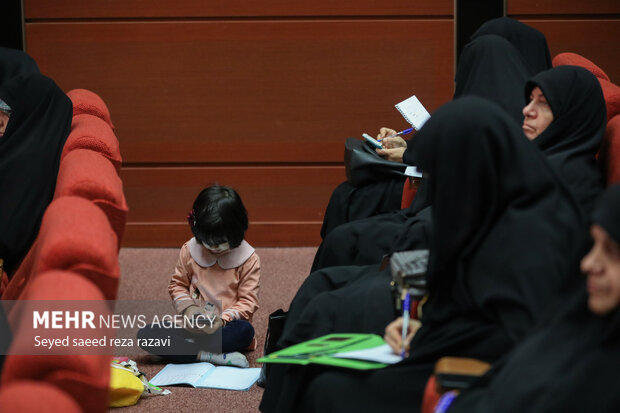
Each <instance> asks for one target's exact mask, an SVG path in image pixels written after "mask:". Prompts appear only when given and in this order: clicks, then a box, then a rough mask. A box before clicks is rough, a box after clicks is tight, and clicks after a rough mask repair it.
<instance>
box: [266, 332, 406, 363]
mask: <svg viewBox="0 0 620 413" xmlns="http://www.w3.org/2000/svg"><path fill="white" fill-rule="evenodd" d="M401 360H402V358H401V357H400V356H399V355H396V354H393V353H392V350H391V349H390V347H389V346H388V345H387V344H385V342H384V341H383V338H382V337H380V336H378V335H376V334H328V335H326V336H322V337H319V338H315V339H313V340H309V341H305V342H303V343H299V344H296V345H294V346H291V347H288V348H285V349H283V350H280V351H276V352H274V353H271V354H269V355H267V356H265V357H261V358H260V359H258V360H257V361H258V362H260V363H286V364H302V365H305V364H325V365H329V366H336V367H345V368H351V369H357V370H372V369H379V368H383V367H386V366H387V365H388V364H394V363H398V362H399V361H401Z"/></svg>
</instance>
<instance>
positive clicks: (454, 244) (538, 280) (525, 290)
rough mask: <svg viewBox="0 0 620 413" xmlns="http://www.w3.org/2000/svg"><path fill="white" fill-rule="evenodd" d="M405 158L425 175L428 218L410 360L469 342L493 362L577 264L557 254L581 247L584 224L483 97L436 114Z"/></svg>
mask: <svg viewBox="0 0 620 413" xmlns="http://www.w3.org/2000/svg"><path fill="white" fill-rule="evenodd" d="M413 154H414V157H415V161H416V164H417V165H418V167H419V168H421V169H422V170H423V171H424V172H425V173H428V174H430V177H429V179H428V181H429V186H430V193H431V194H432V205H433V222H434V227H433V230H432V235H431V258H430V265H429V271H428V284H429V290H430V298H429V302H428V303H427V304H426V306H425V309H424V319H423V327H422V329H421V330H420V332H419V333H418V334H416V336H415V338H414V340H415V343H414V344H412V347H413V348H416V350H415V351H414V352H413V353H414V357H417V356H420V357H424V356H425V355H427V354H430V355H431V356H432V355H435V356H437V355H438V354H440V353H442V355H445V353H446V351H448V350H447V348H450V347H452V348H454V349H455V350H454V351H457V352H466V353H467V352H468V350H467V345H464V343H463V340H466V337H469V339H470V343H469V345H472V346H473V347H472V349H470V350H471V351H469V353H474V354H475V353H480V356H481V357H487V358H491V359H492V358H493V357H494V356H498V355H500V354H502V353H504V352H505V351H507V349H508V348H509V347H510V346H512V344H514V342H516V341H517V340H518V339H519V338H521V337H523V336H524V335H525V333H526V332H527V331H529V329H530V328H531V326H532V325H533V324H534V322H535V321H536V320H537V318H538V316H539V314H540V313H541V310H542V309H543V308H544V307H545V306H546V305H547V304H548V303H550V302H551V301H553V299H554V298H557V297H558V295H559V291H560V290H562V286H563V285H564V284H565V283H566V280H567V279H570V278H571V275H569V269H570V268H573V269H575V270H576V269H577V268H578V266H577V265H576V263H575V262H574V261H571V260H570V259H567V258H566V257H570V256H579V255H578V254H581V253H582V252H583V251H584V249H585V245H583V243H582V242H580V241H581V240H584V241H585V238H586V237H585V229H586V228H585V220H584V218H583V216H582V214H581V212H580V209H579V207H578V205H577V204H576V203H575V201H574V200H573V198H572V197H571V196H570V194H569V192H568V190H567V189H565V187H564V186H563V185H562V184H561V183H560V182H559V180H558V179H557V177H556V176H555V174H554V173H553V171H552V169H551V168H550V166H549V165H548V163H547V162H546V160H545V159H544V157H543V156H542V154H541V153H540V151H539V150H538V149H537V148H536V146H535V145H533V144H532V142H530V141H528V140H527V139H525V137H523V134H522V132H521V128H520V127H519V125H518V124H517V123H516V122H514V121H513V120H512V119H511V118H510V117H509V116H508V115H507V114H506V113H505V112H504V111H502V110H501V109H500V108H499V107H497V106H496V105H494V104H492V103H490V102H488V101H486V100H483V99H480V98H473V97H467V98H461V99H457V100H454V101H453V102H452V103H449V104H447V105H445V106H444V107H442V108H440V109H439V110H438V111H437V112H436V113H435V114H434V115H433V117H431V119H430V120H429V121H428V122H427V123H426V124H425V125H424V127H423V128H422V130H420V132H418V134H417V136H416V138H415V139H414V141H413ZM571 254H573V255H571ZM575 254H577V255H575ZM474 337H475V338H474ZM485 343H486V344H485ZM489 343H493V345H487V344H489ZM474 348H475V350H474Z"/></svg>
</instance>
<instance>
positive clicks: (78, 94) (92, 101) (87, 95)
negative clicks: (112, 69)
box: [67, 89, 114, 129]
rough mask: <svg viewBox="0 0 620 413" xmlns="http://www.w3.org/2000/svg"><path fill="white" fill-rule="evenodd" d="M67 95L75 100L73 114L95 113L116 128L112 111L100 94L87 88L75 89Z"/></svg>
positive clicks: (72, 100)
mask: <svg viewBox="0 0 620 413" xmlns="http://www.w3.org/2000/svg"><path fill="white" fill-rule="evenodd" d="M67 96H69V99H71V102H73V116H77V115H82V114H87V115H93V116H96V117H98V118H100V119H101V120H104V121H105V122H106V123H107V124H108V125H110V127H111V128H112V129H114V124H112V118H111V116H110V111H109V110H108V107H107V106H106V104H105V102H104V101H103V99H101V97H100V96H99V95H98V94H96V93H95V92H92V91H90V90H87V89H73V90H70V91H69V92H68V93H67Z"/></svg>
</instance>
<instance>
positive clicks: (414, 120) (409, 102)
mask: <svg viewBox="0 0 620 413" xmlns="http://www.w3.org/2000/svg"><path fill="white" fill-rule="evenodd" d="M395 106H396V109H398V111H399V112H400V114H401V115H403V117H404V118H405V119H406V120H407V122H409V124H411V126H413V127H414V128H415V129H416V130H420V128H421V127H422V126H423V125H424V123H425V122H426V121H427V120H428V119H429V118H430V117H431V115H430V114H429V113H428V111H427V110H426V108H424V106H423V105H422V103H421V102H420V101H419V100H418V98H417V97H416V96H415V95H413V96H411V97H410V98H408V99H405V100H403V101H402V102H400V103H397V104H396V105H395Z"/></svg>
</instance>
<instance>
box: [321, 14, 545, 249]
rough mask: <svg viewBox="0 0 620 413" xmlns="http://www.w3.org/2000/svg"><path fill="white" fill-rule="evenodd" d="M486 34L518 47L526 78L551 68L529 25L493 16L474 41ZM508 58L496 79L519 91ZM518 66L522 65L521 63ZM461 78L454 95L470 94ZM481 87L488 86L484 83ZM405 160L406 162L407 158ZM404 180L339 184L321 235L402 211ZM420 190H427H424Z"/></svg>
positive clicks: (541, 42)
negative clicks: (360, 184) (365, 183)
mask: <svg viewBox="0 0 620 413" xmlns="http://www.w3.org/2000/svg"><path fill="white" fill-rule="evenodd" d="M486 35H497V36H500V37H502V38H504V39H505V40H506V41H508V42H509V43H510V44H511V45H512V46H513V47H514V48H515V49H516V51H517V53H518V54H519V55H520V58H521V59H522V60H523V64H524V69H525V70H526V78H525V79H527V78H528V77H530V76H532V75H534V74H536V73H538V72H540V71H541V70H545V69H548V68H550V67H551V57H550V55H549V48H548V46H547V41H546V39H545V36H544V35H543V34H542V33H541V32H540V31H538V30H536V29H534V28H532V27H530V26H528V25H526V24H523V23H521V22H519V21H517V20H514V19H511V18H508V17H501V18H498V19H493V20H490V21H488V22H486V23H485V24H483V25H482V26H480V28H479V29H478V30H477V31H476V32H475V33H474V34H473V35H472V37H471V40H475V39H478V38H480V37H483V36H486ZM464 55H465V53H463V54H462V55H461V58H460V59H462V58H463V56H464ZM509 60H510V62H502V61H501V60H497V62H496V63H497V64H499V65H501V67H498V69H499V70H501V72H500V73H499V74H498V75H499V76H498V75H493V76H494V77H495V78H496V79H499V78H501V76H502V75H504V78H505V82H506V84H505V85H502V84H500V83H499V82H497V83H496V85H497V86H499V87H500V88H502V90H504V91H505V90H506V88H510V87H511V86H512V85H511V83H512V84H514V86H515V88H516V89H515V90H516V91H517V92H520V91H521V90H522V86H523V84H522V83H519V81H517V83H515V80H514V78H513V77H512V76H513V70H514V68H513V67H509V66H508V65H509V64H510V63H512V60H513V59H512V58H509ZM469 64H476V61H475V60H471V61H470V62H469V63H468V65H469ZM519 65H521V62H520V63H519ZM463 69H466V68H465V64H463V63H461V61H460V60H459V71H463ZM519 70H520V69H519ZM470 73H473V71H470ZM477 75H479V74H477ZM525 79H523V80H521V82H524V81H525ZM462 80H463V78H462V77H460V75H459V73H458V71H457V75H456V79H455V81H456V90H455V94H454V97H458V96H464V95H469V94H470V93H468V92H469V91H465V90H463V89H461V90H459V87H460V86H459V83H461V84H463V82H462ZM478 86H479V85H476V87H478ZM482 86H483V87H485V86H484V85H482ZM490 86H491V85H490V84H489V85H488V86H486V92H490V93H491V94H493V95H495V96H497V94H498V93H500V92H499V91H494V90H493V89H492V88H491V87H490ZM510 94H511V93H510V92H509V95H510ZM473 95H477V96H479V94H478V93H473ZM483 97H489V96H483ZM505 97H507V96H505ZM504 102H508V103H507V104H508V105H516V104H517V102H518V101H517V100H515V101H511V100H510V99H504V100H503V102H500V105H503V103H504ZM513 113H514V112H513ZM517 115H518V116H519V117H520V113H519V112H518V111H517ZM382 130H383V131H385V135H384V136H388V135H390V134H392V133H394V132H395V131H390V130H389V129H387V128H383V129H382ZM384 136H381V137H384ZM403 144H404V142H403ZM405 163H407V162H406V160H405ZM404 181H405V180H404V179H400V178H399V179H392V180H384V181H380V182H376V183H372V184H368V185H364V186H360V187H356V186H354V185H352V184H350V183H348V182H344V183H342V184H340V185H339V186H338V187H337V188H336V189H335V190H334V192H333V193H332V196H331V198H330V200H329V204H328V205H327V208H326V210H325V216H324V219H323V226H322V228H321V237H322V238H323V239H325V238H326V237H327V235H328V234H329V233H330V232H331V231H332V230H334V229H335V228H337V227H338V226H339V225H342V224H344V223H347V222H351V221H356V220H360V219H363V218H367V217H371V216H374V215H378V214H382V213H386V212H391V211H397V210H399V209H400V205H401V198H402V193H403V184H404V183H405V182H404ZM421 191H422V192H424V191H423V190H421ZM416 209H417V210H419V209H420V207H419V206H418V207H416Z"/></svg>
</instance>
